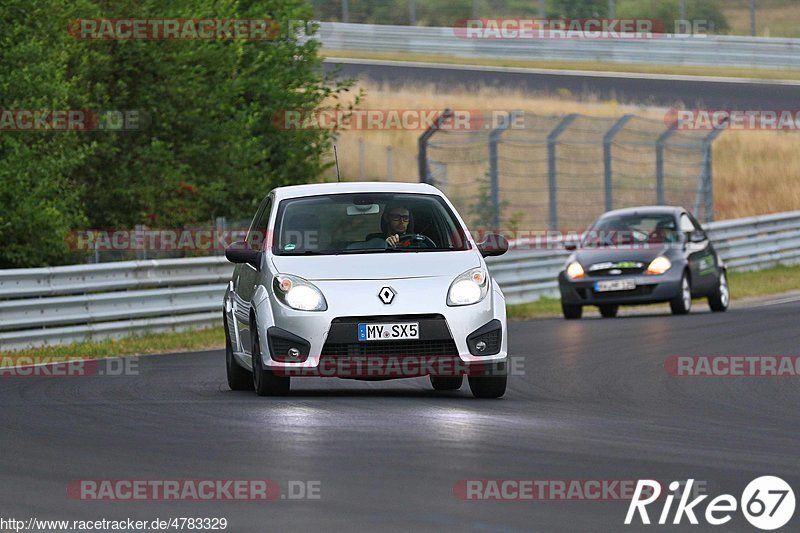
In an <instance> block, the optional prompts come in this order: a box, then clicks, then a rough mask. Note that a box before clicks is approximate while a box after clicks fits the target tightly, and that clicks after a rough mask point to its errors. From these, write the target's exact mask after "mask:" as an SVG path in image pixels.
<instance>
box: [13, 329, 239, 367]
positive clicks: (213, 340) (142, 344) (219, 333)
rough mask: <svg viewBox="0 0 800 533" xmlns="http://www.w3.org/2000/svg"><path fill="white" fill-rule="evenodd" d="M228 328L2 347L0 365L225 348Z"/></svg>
mask: <svg viewBox="0 0 800 533" xmlns="http://www.w3.org/2000/svg"><path fill="white" fill-rule="evenodd" d="M224 346H225V332H224V331H223V329H222V326H220V327H216V328H208V329H199V330H194V331H181V332H169V333H149V334H145V335H135V336H131V337H125V338H123V339H106V340H102V341H99V342H81V343H76V344H65V345H62V346H46V347H43V348H30V349H27V350H19V351H14V352H7V351H0V367H2V366H13V364H14V361H16V360H18V359H22V360H23V361H26V362H27V363H30V361H42V362H50V361H58V360H60V359H74V358H81V359H98V358H103V357H121V356H126V355H146V354H155V353H169V352H188V351H195V350H208V349H213V348H220V349H221V348H223V347H224Z"/></svg>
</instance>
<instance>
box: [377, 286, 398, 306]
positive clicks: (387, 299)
mask: <svg viewBox="0 0 800 533" xmlns="http://www.w3.org/2000/svg"><path fill="white" fill-rule="evenodd" d="M395 296H397V293H396V292H394V289H393V288H391V287H383V288H382V289H381V290H380V291H379V292H378V298H380V299H381V301H382V302H383V303H385V304H386V305H389V304H390V303H392V301H394V297H395Z"/></svg>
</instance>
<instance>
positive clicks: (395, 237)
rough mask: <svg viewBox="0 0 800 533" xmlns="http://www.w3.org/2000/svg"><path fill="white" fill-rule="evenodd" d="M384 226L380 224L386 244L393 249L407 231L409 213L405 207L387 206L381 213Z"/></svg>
mask: <svg viewBox="0 0 800 533" xmlns="http://www.w3.org/2000/svg"><path fill="white" fill-rule="evenodd" d="M383 220H384V221H385V222H384V224H381V229H383V230H384V231H383V236H384V237H385V238H386V244H387V245H389V246H390V247H392V248H394V247H395V246H397V243H398V242H400V236H401V235H404V234H405V233H406V232H407V231H408V225H409V222H410V221H411V212H410V211H409V210H408V208H407V207H403V206H400V205H388V206H386V210H385V211H384V212H383Z"/></svg>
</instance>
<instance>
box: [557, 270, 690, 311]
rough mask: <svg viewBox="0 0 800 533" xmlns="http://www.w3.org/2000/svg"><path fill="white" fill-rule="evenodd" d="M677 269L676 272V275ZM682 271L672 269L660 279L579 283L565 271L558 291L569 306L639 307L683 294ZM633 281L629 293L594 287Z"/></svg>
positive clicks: (605, 278)
mask: <svg viewBox="0 0 800 533" xmlns="http://www.w3.org/2000/svg"><path fill="white" fill-rule="evenodd" d="M673 270H675V272H673ZM681 276H682V272H680V271H678V270H677V269H670V270H669V271H667V272H666V273H664V274H661V275H660V276H648V275H645V274H638V275H628V276H625V275H621V276H603V277H588V278H584V279H581V280H577V281H572V280H570V279H569V278H567V275H566V273H565V272H561V273H560V274H559V275H558V288H559V291H560V292H561V302H562V303H564V304H567V305H637V304H650V303H659V302H667V301H669V300H672V299H673V298H675V297H676V296H677V295H678V294H680V291H681ZM620 279H633V280H634V281H635V282H636V288H635V289H633V290H626V291H613V292H596V291H595V290H594V284H595V282H598V281H613V280H620Z"/></svg>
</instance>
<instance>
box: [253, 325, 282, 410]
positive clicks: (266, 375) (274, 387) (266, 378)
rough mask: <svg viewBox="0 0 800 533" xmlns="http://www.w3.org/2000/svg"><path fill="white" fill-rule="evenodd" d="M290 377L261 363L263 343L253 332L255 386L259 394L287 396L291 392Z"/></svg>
mask: <svg viewBox="0 0 800 533" xmlns="http://www.w3.org/2000/svg"><path fill="white" fill-rule="evenodd" d="M289 379H290V378H289V377H281V376H276V375H275V373H274V372H272V370H269V369H267V368H264V365H263V364H262V363H261V343H260V342H259V340H258V334H255V333H254V334H253V388H255V390H256V394H258V395H259V396H285V395H287V394H289Z"/></svg>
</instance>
